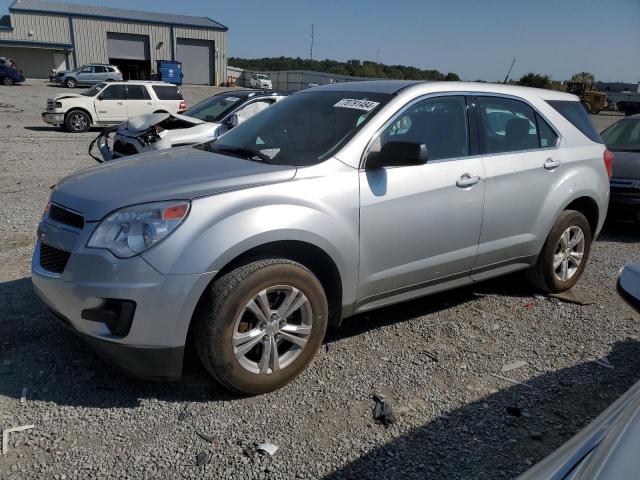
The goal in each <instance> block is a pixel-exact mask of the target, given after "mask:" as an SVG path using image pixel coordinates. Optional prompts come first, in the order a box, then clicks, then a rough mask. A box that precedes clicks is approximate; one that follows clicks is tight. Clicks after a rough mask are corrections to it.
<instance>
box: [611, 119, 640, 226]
mask: <svg viewBox="0 0 640 480" xmlns="http://www.w3.org/2000/svg"><path fill="white" fill-rule="evenodd" d="M602 139H603V140H604V143H605V144H606V145H607V148H608V149H609V150H610V151H612V152H613V154H614V156H615V161H614V162H613V176H612V177H611V199H610V201H609V215H610V216H611V217H612V218H614V219H619V220H631V221H640V115H633V116H630V117H627V118H624V119H622V120H619V121H617V122H616V123H614V124H613V125H611V126H610V127H609V128H607V129H606V130H604V131H603V132H602Z"/></svg>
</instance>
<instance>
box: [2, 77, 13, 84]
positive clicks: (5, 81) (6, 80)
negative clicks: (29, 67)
mask: <svg viewBox="0 0 640 480" xmlns="http://www.w3.org/2000/svg"><path fill="white" fill-rule="evenodd" d="M2 85H6V86H10V85H13V78H11V77H2Z"/></svg>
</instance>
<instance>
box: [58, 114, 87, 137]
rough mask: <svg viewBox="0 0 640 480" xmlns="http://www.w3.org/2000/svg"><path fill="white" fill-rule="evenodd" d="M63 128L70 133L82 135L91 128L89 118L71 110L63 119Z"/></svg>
mask: <svg viewBox="0 0 640 480" xmlns="http://www.w3.org/2000/svg"><path fill="white" fill-rule="evenodd" d="M64 126H65V127H66V128H67V130H68V131H70V132H71V133H83V132H86V131H87V130H89V127H91V118H89V115H88V114H87V113H85V112H83V111H81V110H72V111H71V112H69V113H67V116H66V117H65V119H64Z"/></svg>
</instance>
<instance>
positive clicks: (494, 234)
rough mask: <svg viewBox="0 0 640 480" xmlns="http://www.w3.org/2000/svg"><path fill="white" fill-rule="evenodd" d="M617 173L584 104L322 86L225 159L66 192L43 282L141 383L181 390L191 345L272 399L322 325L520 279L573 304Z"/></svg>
mask: <svg viewBox="0 0 640 480" xmlns="http://www.w3.org/2000/svg"><path fill="white" fill-rule="evenodd" d="M611 162H612V157H611V155H610V153H609V152H608V151H607V150H606V149H605V146H604V145H603V144H602V141H601V139H600V137H599V135H598V134H597V132H596V131H595V130H594V129H593V126H592V125H591V123H590V121H589V118H588V117H587V115H586V114H585V112H584V109H583V108H582V106H581V105H580V102H579V100H578V98H577V97H575V96H573V95H568V94H565V93H559V92H555V91H551V90H536V89H529V88H523V87H512V86H503V85H491V84H480V83H477V84H476V83H454V82H446V83H424V82H406V81H376V82H361V83H349V84H335V85H330V86H321V87H316V88H314V89H310V90H306V91H302V92H299V93H296V94H294V95H292V96H290V97H289V98H287V99H285V100H283V101H281V102H278V103H277V104H275V105H274V106H272V107H270V108H268V109H266V110H264V111H263V112H261V113H259V114H258V115H256V116H254V117H252V118H250V119H249V120H247V121H246V122H244V123H242V124H241V125H239V126H238V127H236V128H235V129H233V130H231V131H230V132H228V133H226V134H225V135H223V136H222V137H220V138H219V139H218V140H217V141H216V142H215V143H205V144H201V145H197V146H194V147H181V148H173V149H171V150H167V151H165V152H163V153H158V154H145V155H140V156H137V157H130V158H128V159H126V160H116V161H113V162H108V163H107V164H104V165H98V166H95V167H92V168H88V169H86V170H83V171H81V172H79V173H77V174H75V175H71V176H70V177H67V178H66V179H64V180H62V181H60V182H59V183H58V185H57V186H56V187H55V189H54V191H53V193H52V194H51V201H50V203H49V205H48V206H47V208H46V211H45V214H44V217H43V219H42V222H41V223H40V226H39V228H38V241H37V245H36V248H35V252H34V256H33V283H34V286H35V289H36V291H37V293H38V294H39V296H40V297H41V298H42V299H43V300H44V302H45V303H46V304H47V306H48V307H49V309H50V310H51V311H52V312H53V313H54V314H55V316H56V317H57V318H58V319H60V321H61V322H62V323H63V324H65V325H66V326H67V327H69V328H70V329H71V330H73V331H74V332H76V333H77V334H78V335H79V336H81V337H82V338H84V339H85V340H86V341H87V342H89V343H90V344H92V345H93V346H94V347H95V349H96V350H97V351H98V352H99V353H101V354H102V356H103V357H104V358H106V359H107V360H109V361H111V362H112V363H114V364H116V365H118V366H119V367H121V368H123V369H124V370H126V371H128V372H131V373H133V374H135V375H138V376H143V377H155V378H165V379H176V378H178V377H179V376H180V374H181V370H182V358H183V354H184V349H185V346H186V345H187V344H191V342H193V345H194V346H195V349H196V351H197V353H198V355H199V357H200V359H201V361H202V363H203V364H204V366H205V367H206V369H207V370H208V371H209V372H210V373H211V374H212V375H213V377H215V378H216V379H217V380H218V381H220V382H221V383H222V384H224V385H225V386H227V387H229V388H231V389H234V390H237V391H240V392H247V393H261V392H267V391H271V390H274V389H276V388H279V387H282V386H283V385H285V384H286V383H287V382H289V381H291V380H292V379H293V378H294V377H296V376H297V375H298V374H300V373H301V372H302V371H303V370H304V369H305V367H306V366H307V365H308V364H309V362H310V361H311V359H312V358H313V356H314V354H315V353H316V352H317V350H318V348H319V347H320V345H321V344H322V341H323V336H324V334H325V329H326V327H327V324H328V323H333V324H338V323H340V321H341V319H343V318H345V317H348V316H351V315H354V314H356V313H360V312H364V311H367V310H370V309H374V308H378V307H382V306H385V305H390V304H394V303H397V302H402V301H405V300H408V299H411V298H415V297H420V296H423V295H428V294H431V293H434V292H437V291H441V290H445V289H450V288H454V287H458V286H461V285H467V284H471V283H474V282H478V281H481V280H485V279H488V278H491V277H495V276H498V275H503V274H505V273H509V272H514V271H517V270H524V271H526V272H527V276H528V277H529V279H530V280H531V282H532V283H533V284H534V285H535V286H536V287H537V288H539V289H541V290H544V291H549V292H560V291H563V290H566V289H568V288H570V287H572V286H573V285H574V284H575V283H576V282H577V281H578V279H579V278H580V276H581V274H582V272H583V270H584V268H585V265H586V263H587V259H588V256H589V250H590V247H591V243H592V241H593V239H594V237H595V236H596V235H597V234H598V232H599V230H600V228H601V226H602V224H603V221H604V218H605V215H606V211H607V202H608V196H609V182H608V173H609V174H610V172H611ZM188 339H189V341H188Z"/></svg>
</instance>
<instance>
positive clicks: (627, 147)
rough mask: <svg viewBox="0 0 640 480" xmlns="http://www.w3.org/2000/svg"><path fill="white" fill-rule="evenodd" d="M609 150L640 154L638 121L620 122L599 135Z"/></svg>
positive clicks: (639, 124) (639, 121) (639, 127)
mask: <svg viewBox="0 0 640 480" xmlns="http://www.w3.org/2000/svg"><path fill="white" fill-rule="evenodd" d="M601 136H602V139H603V140H604V143H605V145H606V146H607V148H608V149H609V150H612V151H614V152H625V151H627V152H640V119H633V120H620V121H619V122H617V123H614V124H613V125H611V126H610V127H609V128H607V129H606V130H605V131H604V132H602V133H601Z"/></svg>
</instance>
